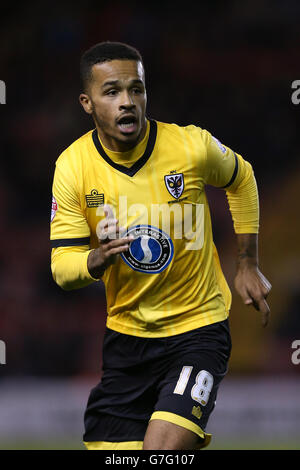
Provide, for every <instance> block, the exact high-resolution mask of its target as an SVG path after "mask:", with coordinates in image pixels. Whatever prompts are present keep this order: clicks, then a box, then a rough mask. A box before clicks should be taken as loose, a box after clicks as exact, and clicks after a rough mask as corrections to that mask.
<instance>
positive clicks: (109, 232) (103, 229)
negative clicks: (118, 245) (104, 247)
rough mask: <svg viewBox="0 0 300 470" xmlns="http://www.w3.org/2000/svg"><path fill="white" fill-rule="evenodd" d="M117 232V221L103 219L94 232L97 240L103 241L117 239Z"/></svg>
mask: <svg viewBox="0 0 300 470" xmlns="http://www.w3.org/2000/svg"><path fill="white" fill-rule="evenodd" d="M119 230H120V228H119V223H118V220H117V219H103V220H101V221H100V222H99V223H98V225H97V230H96V232H97V236H98V239H99V240H105V239H107V238H118V237H117V234H118V233H119ZM113 234H114V235H113Z"/></svg>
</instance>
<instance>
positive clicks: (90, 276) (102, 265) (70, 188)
mask: <svg viewBox="0 0 300 470" xmlns="http://www.w3.org/2000/svg"><path fill="white" fill-rule="evenodd" d="M53 197H54V201H55V202H54V204H55V207H56V210H55V211H53V214H52V221H51V230H50V232H51V233H50V238H51V245H52V252H51V270H52V275H53V279H54V280H55V282H56V283H57V284H58V285H59V286H60V287H61V288H62V289H64V290H71V289H79V288H81V287H85V286H87V285H89V284H91V283H93V282H95V281H99V280H100V278H101V277H102V275H103V273H104V271H105V269H106V268H107V267H108V266H109V265H110V264H112V263H114V262H115V261H116V256H117V254H118V253H121V252H122V251H126V250H127V249H128V243H129V242H130V239H128V238H122V239H119V238H115V239H109V238H108V236H109V233H110V232H111V231H112V227H111V225H112V220H111V217H106V219H104V222H103V224H102V231H103V233H102V236H101V239H100V240H99V247H98V248H96V249H92V250H91V249H90V245H89V243H90V227H89V225H88V223H87V220H86V218H85V216H84V213H83V211H82V208H81V206H80V201H79V197H78V193H77V188H76V178H75V177H74V176H73V174H72V171H71V170H70V169H69V167H68V165H67V164H66V163H65V161H63V162H57V165H56V169H55V173H54V179H53ZM107 215H108V214H107ZM114 227H115V230H116V232H117V233H119V228H118V225H116V223H115V225H114Z"/></svg>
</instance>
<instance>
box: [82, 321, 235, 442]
mask: <svg viewBox="0 0 300 470" xmlns="http://www.w3.org/2000/svg"><path fill="white" fill-rule="evenodd" d="M230 352H231V337H230V330H229V322H228V320H224V321H221V322H218V323H213V324H211V325H207V326H204V327H201V328H197V329H195V330H191V331H188V332H186V333H182V334H179V335H175V336H169V337H166V338H141V337H135V336H130V335H125V334H122V333H118V332H116V331H113V330H110V329H107V330H106V332H105V336H104V342H103V376H102V379H101V381H100V383H99V384H98V385H97V386H96V387H95V388H93V389H92V391H91V393H90V396H89V400H88V404H87V408H86V411H85V418H84V422H85V433H84V436H83V440H84V442H85V443H91V444H92V443H97V446H96V447H95V446H94V448H99V449H107V448H112V449H113V448H120V447H118V446H116V447H114V446H113V443H116V444H117V443H123V444H124V445H123V447H121V448H128V449H131V447H130V446H129V445H128V446H127V447H124V446H126V443H128V442H138V443H140V445H139V447H132V448H141V445H142V441H143V439H144V435H145V432H146V429H147V426H148V423H149V420H150V419H163V420H166V421H170V422H173V423H175V424H178V425H180V426H183V427H185V428H187V429H190V430H192V431H193V432H195V433H196V434H197V435H198V436H199V443H201V442H202V443H203V446H204V445H207V444H208V443H209V441H210V435H207V434H206V432H205V429H206V424H207V421H208V418H209V416H210V414H211V412H212V410H213V409H214V406H215V401H216V397H217V391H218V387H219V384H220V382H221V380H222V378H223V377H224V375H225V374H226V372H227V367H228V360H229V357H230ZM110 444H111V445H112V446H111V447H109V446H110ZM87 447H88V448H89V446H88V445H87ZM91 448H93V447H91Z"/></svg>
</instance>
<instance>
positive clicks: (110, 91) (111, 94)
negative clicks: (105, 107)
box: [106, 90, 118, 96]
mask: <svg viewBox="0 0 300 470" xmlns="http://www.w3.org/2000/svg"><path fill="white" fill-rule="evenodd" d="M117 93H118V91H117V90H108V91H107V92H106V94H107V95H108V96H115V95H116V94H117Z"/></svg>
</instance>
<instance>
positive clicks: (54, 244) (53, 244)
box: [50, 237, 90, 248]
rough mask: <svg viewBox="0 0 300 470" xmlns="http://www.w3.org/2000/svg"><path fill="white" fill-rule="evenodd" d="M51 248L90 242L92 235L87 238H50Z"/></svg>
mask: <svg viewBox="0 0 300 470" xmlns="http://www.w3.org/2000/svg"><path fill="white" fill-rule="evenodd" d="M50 243H51V248H58V247H59V246H82V245H89V244H90V237H85V238H61V239H59V240H50Z"/></svg>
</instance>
